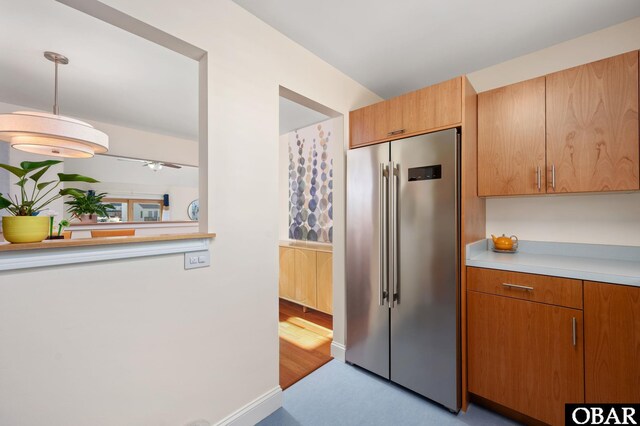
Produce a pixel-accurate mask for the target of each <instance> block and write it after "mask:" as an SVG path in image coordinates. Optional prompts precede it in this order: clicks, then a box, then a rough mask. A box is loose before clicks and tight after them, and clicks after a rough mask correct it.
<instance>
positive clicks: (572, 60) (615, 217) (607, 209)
mask: <svg viewBox="0 0 640 426" xmlns="http://www.w3.org/2000/svg"><path fill="white" fill-rule="evenodd" d="M636 49H640V18H635V19H632V20H630V21H627V22H625V23H622V24H620V25H616V26H613V27H609V28H606V29H604V30H601V31H598V32H595V33H592V34H588V35H585V36H583V37H579V38H576V39H573V40H570V41H567V42H565V43H561V44H558V45H555V46H552V47H549V48H547V49H543V50H540V51H538V52H534V53H531V54H529V55H525V56H521V57H519V58H516V59H513V60H510V61H507V62H504V63H501V64H498V65H495V66H492V67H489V68H485V69H483V70H480V71H476V72H473V73H471V74H469V80H470V81H471V83H472V84H473V86H474V87H475V88H476V90H477V91H478V92H483V91H486V90H490V89H493V88H495V87H500V86H504V85H506V84H511V83H515V82H518V81H523V80H527V79H530V78H534V77H538V76H541V75H545V74H548V73H551V72H555V71H559V70H562V69H565V68H570V67H572V66H576V65H580V64H584V63H587V62H592V61H596V60H599V59H603V58H606V57H609V56H614V55H617V54H620V53H624V52H628V51H631V50H636ZM492 233H493V234H502V233H506V234H507V235H510V234H517V235H518V237H519V238H521V239H526V240H537V241H566V242H576V243H594V244H620V245H633V246H638V245H640V193H639V192H635V193H626V194H595V195H578V196H557V195H549V196H535V197H518V198H492V199H488V200H487V236H489V235H490V234H492Z"/></svg>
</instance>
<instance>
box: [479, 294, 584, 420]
mask: <svg viewBox="0 0 640 426" xmlns="http://www.w3.org/2000/svg"><path fill="white" fill-rule="evenodd" d="M467 301H468V310H469V311H468V312H469V320H470V321H469V329H468V330H469V331H468V332H469V336H468V339H469V340H468V344H469V370H468V371H469V377H468V381H469V391H470V392H472V393H475V394H477V395H479V396H482V397H484V398H487V399H489V400H491V401H494V402H497V403H498V404H501V405H504V406H506V407H508V408H511V409H513V410H516V411H518V412H520V413H522V414H525V415H527V416H529V417H532V418H535V419H538V420H541V421H543V422H545V423H549V424H553V425H561V424H563V422H564V405H565V404H566V403H578V402H583V401H584V383H583V371H584V367H583V342H584V339H583V336H582V311H579V310H577V309H569V308H562V307H558V306H552V305H546V304H543V303H535V302H528V301H523V300H517V299H511V298H509V297H504V296H494V295H490V294H483V293H477V292H469V295H468V299H467ZM574 330H575V334H574Z"/></svg>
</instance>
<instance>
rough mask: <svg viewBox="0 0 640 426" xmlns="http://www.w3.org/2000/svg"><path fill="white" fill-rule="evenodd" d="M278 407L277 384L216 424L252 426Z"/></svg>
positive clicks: (280, 402)
mask: <svg viewBox="0 0 640 426" xmlns="http://www.w3.org/2000/svg"><path fill="white" fill-rule="evenodd" d="M280 407H282V388H281V387H280V386H277V387H275V388H273V389H271V390H270V391H269V392H267V393H265V394H263V395H261V396H259V397H258V398H256V399H255V400H253V401H251V402H250V403H248V404H247V405H245V406H244V407H242V408H241V409H239V410H238V411H236V412H234V413H231V414H230V415H229V416H227V417H225V418H224V419H222V420H220V421H219V422H218V423H216V426H245V425H246V426H254V425H255V424H256V423H258V422H259V421H260V420H262V419H264V418H265V417H267V416H269V414H271V413H273V412H274V411H276V410H277V409H278V408H280Z"/></svg>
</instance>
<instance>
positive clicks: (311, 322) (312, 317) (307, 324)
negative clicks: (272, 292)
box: [278, 299, 333, 389]
mask: <svg viewBox="0 0 640 426" xmlns="http://www.w3.org/2000/svg"><path fill="white" fill-rule="evenodd" d="M278 334H279V336H280V387H282V389H286V388H288V387H289V386H291V385H292V384H294V383H295V382H297V381H298V380H300V379H302V378H303V377H305V376H306V375H308V374H309V373H311V372H313V371H314V370H316V369H318V368H320V367H321V366H323V365H324V364H326V363H327V362H329V361H331V360H332V359H333V358H332V357H331V340H332V338H333V317H332V316H331V315H327V314H324V313H322V312H318V311H314V310H312V309H309V310H308V311H307V312H303V310H302V306H300V305H297V304H295V303H292V302H288V301H286V300H282V299H280V326H279V330H278Z"/></svg>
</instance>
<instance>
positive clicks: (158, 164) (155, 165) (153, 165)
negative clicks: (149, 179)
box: [118, 158, 182, 172]
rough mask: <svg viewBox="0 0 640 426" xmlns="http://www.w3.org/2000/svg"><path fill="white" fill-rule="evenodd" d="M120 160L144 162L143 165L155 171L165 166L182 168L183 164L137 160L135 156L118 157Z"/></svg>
mask: <svg viewBox="0 0 640 426" xmlns="http://www.w3.org/2000/svg"><path fill="white" fill-rule="evenodd" d="M118 160H119V161H133V162H136V163H143V164H142V166H143V167H145V166H146V167H148V168H150V169H151V170H153V171H154V172H157V171H158V170H162V168H163V167H169V168H172V169H181V168H182V166H181V165H179V164H174V163H167V162H164V161H151V160H136V159H135V158H118Z"/></svg>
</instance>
